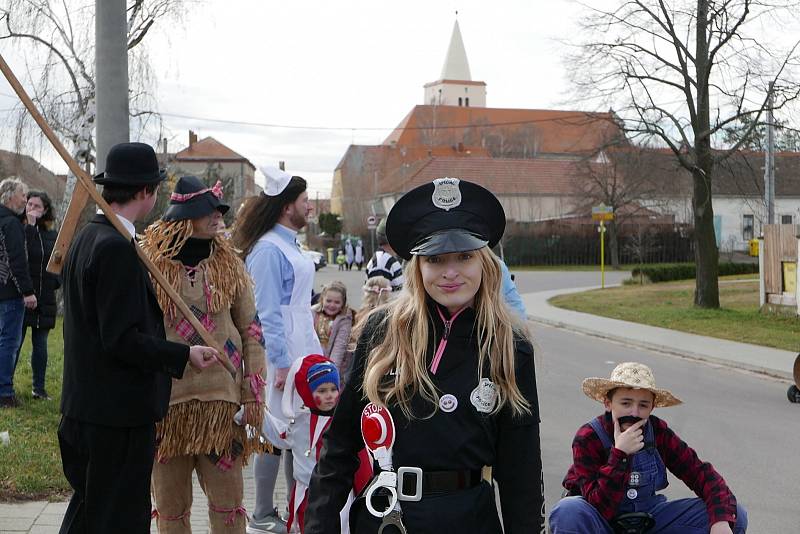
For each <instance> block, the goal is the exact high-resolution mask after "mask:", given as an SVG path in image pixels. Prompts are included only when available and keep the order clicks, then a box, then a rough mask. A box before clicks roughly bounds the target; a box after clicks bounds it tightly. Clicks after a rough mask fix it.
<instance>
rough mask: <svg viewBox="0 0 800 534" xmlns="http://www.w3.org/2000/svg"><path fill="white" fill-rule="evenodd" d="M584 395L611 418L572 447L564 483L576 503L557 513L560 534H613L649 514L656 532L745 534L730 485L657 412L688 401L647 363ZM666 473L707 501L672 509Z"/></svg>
mask: <svg viewBox="0 0 800 534" xmlns="http://www.w3.org/2000/svg"><path fill="white" fill-rule="evenodd" d="M583 392H584V393H585V394H586V395H587V396H588V397H589V398H591V399H594V400H596V401H598V402H601V403H603V406H604V407H605V413H604V414H603V415H600V416H598V417H596V418H594V419H592V420H591V421H589V422H588V423H586V424H585V425H583V426H582V427H581V428H579V429H578V433H577V434H576V435H575V439H574V440H573V442H572V452H573V461H574V463H573V464H572V467H570V468H569V471H567V476H566V477H565V478H564V487H565V488H566V490H567V493H568V495H571V496H569V497H565V498H563V499H561V501H559V502H558V503H557V504H556V506H555V507H554V508H553V511H552V512H551V513H550V529H551V531H552V533H553V534H559V533H565V534H566V533H569V534H576V533H578V534H579V533H585V534H612V528H611V526H610V524H609V522H611V521H612V520H613V519H614V518H615V517H616V516H618V515H620V514H624V513H628V512H634V511H636V512H648V513H650V514H651V515H652V516H653V519H654V520H655V528H654V529H653V531H654V532H664V533H668V532H674V533H680V534H707V533H709V532H710V533H711V534H731V532H733V533H735V534H743V533H744V532H745V531H746V530H747V514H746V512H745V510H744V508H742V506H741V505H740V504H738V503H737V502H736V497H734V495H733V493H731V490H730V489H729V488H728V485H727V484H726V483H725V479H724V478H722V475H720V474H719V473H718V472H717V471H716V470H715V469H714V467H713V466H712V465H711V464H710V463H708V462H702V461H701V460H700V459H699V458H698V457H697V453H695V451H694V450H693V449H692V448H691V447H689V446H688V445H687V444H686V443H685V442H684V441H683V440H681V438H679V437H678V435H677V434H676V433H675V432H674V431H673V430H672V429H671V428H670V427H669V426H667V423H666V421H664V420H663V419H659V418H658V417H656V416H654V415H652V411H653V409H654V408H658V407H666V406H675V405H677V404H680V403H681V401H680V400H679V399H678V398H677V397H675V396H674V395H673V394H672V393H670V392H669V391H667V390H666V389H659V388H656V386H655V378H654V377H653V371H651V370H650V368H649V367H647V366H646V365H643V364H641V363H636V362H625V363H621V364H619V365H617V367H616V368H615V369H614V370H613V371H612V372H611V378H610V379H605V378H587V379H586V380H584V381H583ZM667 469H669V471H670V472H671V473H672V474H673V475H675V476H676V477H677V478H678V479H680V480H682V481H683V482H684V483H685V484H686V485H687V486H688V487H689V488H690V489H691V490H693V491H694V492H695V494H697V496H698V497H700V498H689V499H677V500H674V501H667V498H666V497H665V496H664V495H660V494H658V493H657V492H658V491H660V490H662V489H664V488H665V487H667Z"/></svg>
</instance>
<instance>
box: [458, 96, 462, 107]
mask: <svg viewBox="0 0 800 534" xmlns="http://www.w3.org/2000/svg"><path fill="white" fill-rule="evenodd" d="M458 105H459V106H461V97H460V96H459V97H458Z"/></svg>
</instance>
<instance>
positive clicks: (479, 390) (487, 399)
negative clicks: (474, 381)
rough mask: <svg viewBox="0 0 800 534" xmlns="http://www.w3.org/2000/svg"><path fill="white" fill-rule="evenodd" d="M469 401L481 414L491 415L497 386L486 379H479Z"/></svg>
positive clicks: (495, 399) (494, 404) (495, 402)
mask: <svg viewBox="0 0 800 534" xmlns="http://www.w3.org/2000/svg"><path fill="white" fill-rule="evenodd" d="M469 400H470V401H471V402H472V405H473V406H475V409H476V410H478V411H479V412H481V413H491V412H492V411H493V410H494V407H495V406H496V405H497V386H495V385H494V383H493V382H492V381H491V380H489V379H488V378H481V381H480V382H479V383H478V387H476V388H475V389H473V390H472V393H471V394H470V396H469Z"/></svg>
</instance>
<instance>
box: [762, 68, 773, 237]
mask: <svg viewBox="0 0 800 534" xmlns="http://www.w3.org/2000/svg"><path fill="white" fill-rule="evenodd" d="M773 89H774V82H770V83H769V94H768V95H767V149H766V150H765V151H764V152H765V162H764V203H765V204H766V206H767V224H775V124H774V117H773V114H772V106H773V105H774V103H773Z"/></svg>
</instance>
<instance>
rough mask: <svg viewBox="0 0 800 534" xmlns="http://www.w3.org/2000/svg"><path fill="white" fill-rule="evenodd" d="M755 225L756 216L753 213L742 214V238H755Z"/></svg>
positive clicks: (746, 239)
mask: <svg viewBox="0 0 800 534" xmlns="http://www.w3.org/2000/svg"><path fill="white" fill-rule="evenodd" d="M754 227H755V222H754V217H753V216H752V215H742V239H744V240H745V241H750V240H751V239H753V235H754V230H755V228H754Z"/></svg>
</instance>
